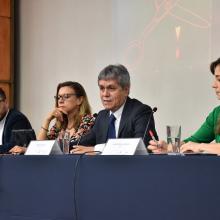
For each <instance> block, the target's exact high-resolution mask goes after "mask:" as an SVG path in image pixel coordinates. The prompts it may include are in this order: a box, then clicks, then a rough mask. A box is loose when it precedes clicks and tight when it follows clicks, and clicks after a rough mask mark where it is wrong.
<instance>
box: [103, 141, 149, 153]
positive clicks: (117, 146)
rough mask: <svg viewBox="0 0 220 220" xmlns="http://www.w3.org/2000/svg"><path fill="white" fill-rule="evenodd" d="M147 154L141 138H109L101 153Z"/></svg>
mask: <svg viewBox="0 0 220 220" xmlns="http://www.w3.org/2000/svg"><path fill="white" fill-rule="evenodd" d="M134 154H136V155H147V154H148V152H147V150H146V147H145V145H144V142H143V140H142V139H141V138H117V139H109V140H108V142H107V143H106V145H105V148H104V150H103V152H102V155H134Z"/></svg>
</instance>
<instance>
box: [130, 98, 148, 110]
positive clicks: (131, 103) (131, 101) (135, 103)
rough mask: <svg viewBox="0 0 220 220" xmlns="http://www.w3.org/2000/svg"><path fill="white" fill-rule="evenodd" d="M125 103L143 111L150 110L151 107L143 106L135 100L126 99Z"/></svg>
mask: <svg viewBox="0 0 220 220" xmlns="http://www.w3.org/2000/svg"><path fill="white" fill-rule="evenodd" d="M126 103H127V105H130V106H132V107H133V108H135V107H137V108H144V109H147V110H151V107H150V106H149V105H147V104H144V103H142V102H141V101H139V100H138V99H135V98H130V97H128V98H127V101H126Z"/></svg>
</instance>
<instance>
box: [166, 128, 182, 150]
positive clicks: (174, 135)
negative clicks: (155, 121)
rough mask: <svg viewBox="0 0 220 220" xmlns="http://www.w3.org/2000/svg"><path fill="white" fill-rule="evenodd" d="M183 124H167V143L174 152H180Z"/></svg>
mask: <svg viewBox="0 0 220 220" xmlns="http://www.w3.org/2000/svg"><path fill="white" fill-rule="evenodd" d="M180 140H181V126H180V125H167V143H168V146H169V147H170V146H171V150H172V152H173V153H180Z"/></svg>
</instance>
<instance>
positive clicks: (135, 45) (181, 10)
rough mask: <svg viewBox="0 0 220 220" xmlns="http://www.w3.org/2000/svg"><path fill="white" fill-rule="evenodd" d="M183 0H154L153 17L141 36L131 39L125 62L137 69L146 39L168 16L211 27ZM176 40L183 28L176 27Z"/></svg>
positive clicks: (177, 55) (125, 53)
mask: <svg viewBox="0 0 220 220" xmlns="http://www.w3.org/2000/svg"><path fill="white" fill-rule="evenodd" d="M180 1H181V0H154V7H155V13H154V16H153V18H152V19H151V20H150V22H149V23H148V24H146V26H145V27H144V29H143V32H142V33H141V34H140V37H139V38H138V39H136V40H134V41H131V42H130V43H129V45H128V47H127V48H126V50H125V52H124V63H125V64H126V65H127V66H128V67H129V68H130V69H135V68H136V67H137V66H138V65H139V64H140V63H141V62H142V61H143V58H144V48H145V41H146V39H147V38H148V36H149V35H150V33H151V32H153V31H154V29H155V28H156V27H157V26H158V25H159V24H160V23H161V22H162V21H163V20H164V19H165V18H166V17H168V16H171V17H173V18H175V19H177V20H179V21H181V22H185V23H187V24H189V25H191V26H194V27H196V28H209V27H210V26H211V24H210V22H209V21H208V20H207V19H205V18H202V16H200V15H198V14H196V13H195V12H193V11H192V10H190V9H187V8H185V7H183V6H182V5H181V4H180ZM175 31H176V40H177V41H179V38H180V34H181V28H180V27H179V26H178V27H177V28H176V30H175ZM177 57H178V58H179V57H180V50H179V49H178V50H176V58H177Z"/></svg>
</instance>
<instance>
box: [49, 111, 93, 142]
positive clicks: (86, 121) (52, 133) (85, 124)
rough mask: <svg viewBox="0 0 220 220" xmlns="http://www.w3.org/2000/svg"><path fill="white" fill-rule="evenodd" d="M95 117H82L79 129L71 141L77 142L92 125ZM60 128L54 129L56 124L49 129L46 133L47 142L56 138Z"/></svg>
mask: <svg viewBox="0 0 220 220" xmlns="http://www.w3.org/2000/svg"><path fill="white" fill-rule="evenodd" d="M94 122H95V117H94V116H93V115H85V116H83V117H82V119H81V122H80V125H79V127H78V128H77V130H76V132H75V133H74V135H73V136H71V137H70V138H71V140H74V141H77V139H79V138H80V137H81V136H83V135H85V134H86V133H87V132H88V131H89V130H90V129H91V128H92V126H93V125H94ZM60 131H61V129H60V128H57V127H56V124H55V125H53V127H51V129H50V130H49V132H48V133H47V138H48V139H49V140H54V139H56V138H57V137H58V135H59V132H60Z"/></svg>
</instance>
